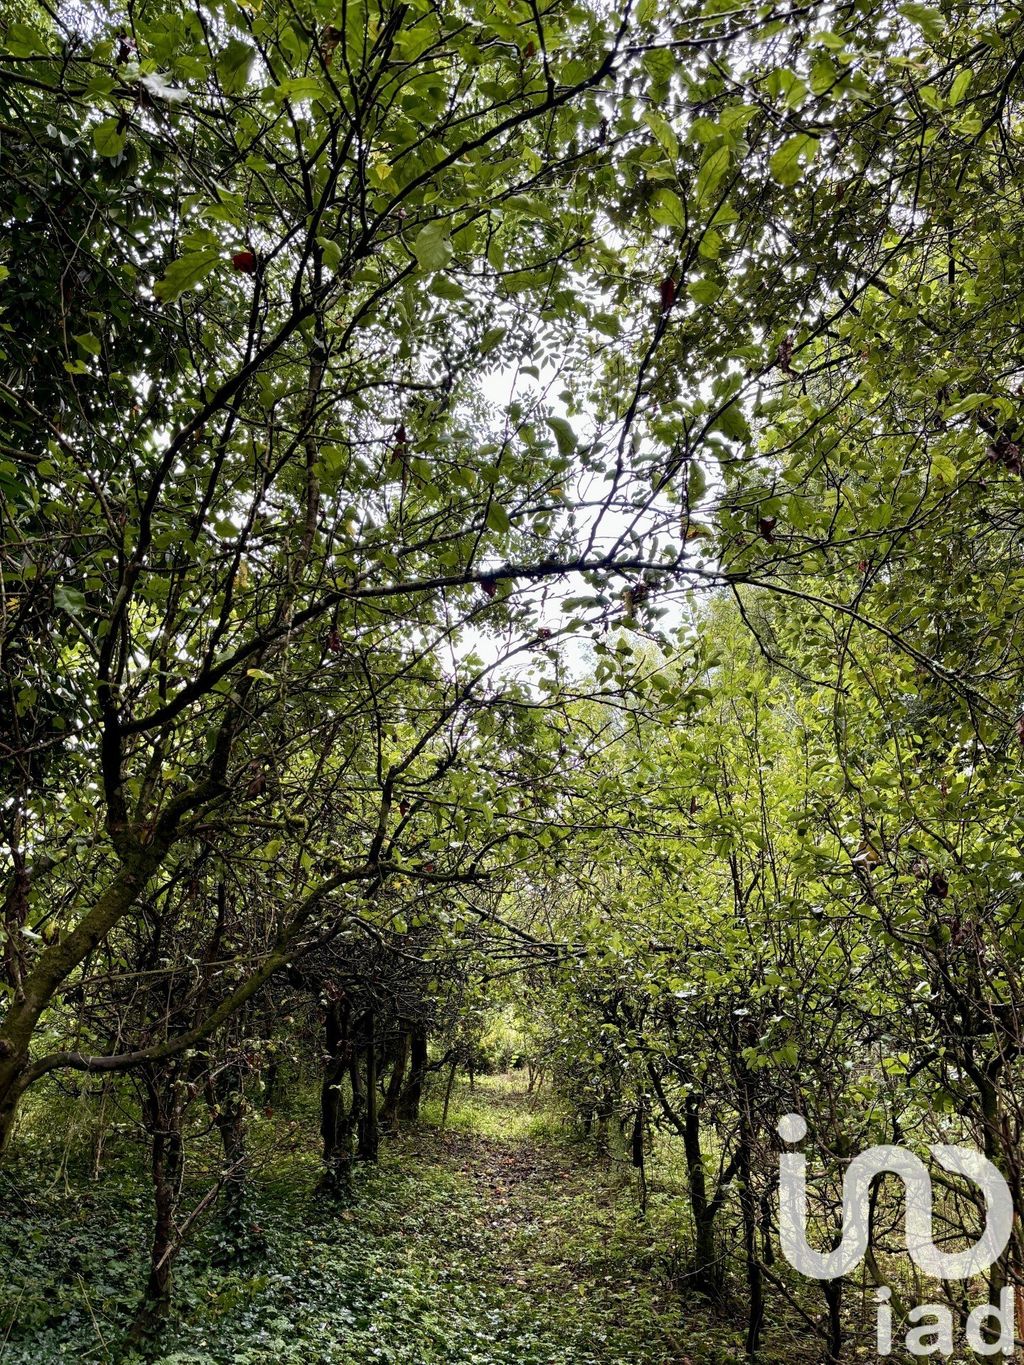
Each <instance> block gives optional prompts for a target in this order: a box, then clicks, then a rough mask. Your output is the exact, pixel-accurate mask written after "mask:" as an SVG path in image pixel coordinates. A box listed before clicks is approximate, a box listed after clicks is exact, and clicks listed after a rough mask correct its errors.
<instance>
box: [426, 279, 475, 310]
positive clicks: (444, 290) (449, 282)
mask: <svg viewBox="0 0 1024 1365" xmlns="http://www.w3.org/2000/svg"><path fill="white" fill-rule="evenodd" d="M430 292H431V293H432V294H434V295H436V297H437V298H439V299H450V300H451V301H452V302H453V303H458V302H459V301H460V300H462V299H464V298H465V297H466V291H465V290H464V289H463V287H462V285H461V284H459V282H458V280H453V279H451V278H449V276H447V275H438V276H437V277H436V279H434V280H433V281H431V284H430Z"/></svg>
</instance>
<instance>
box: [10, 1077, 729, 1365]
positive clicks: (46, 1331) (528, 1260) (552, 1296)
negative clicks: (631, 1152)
mask: <svg viewBox="0 0 1024 1365" xmlns="http://www.w3.org/2000/svg"><path fill="white" fill-rule="evenodd" d="M438 1117H439V1115H438V1113H437V1110H436V1108H432V1107H430V1106H428V1108H427V1111H426V1114H425V1122H424V1124H423V1125H422V1126H421V1127H420V1128H418V1129H417V1130H415V1131H413V1132H410V1133H408V1134H406V1135H403V1136H402V1137H400V1138H399V1139H397V1140H392V1141H390V1142H388V1143H387V1144H385V1145H384V1146H383V1148H382V1159H381V1162H380V1165H379V1166H377V1167H375V1168H362V1169H361V1170H360V1171H359V1181H358V1198H357V1200H356V1202H355V1203H354V1204H353V1205H352V1207H350V1208H346V1209H342V1210H338V1209H334V1208H325V1207H324V1206H323V1204H322V1203H318V1201H316V1200H315V1199H314V1198H313V1196H312V1195H311V1190H312V1188H313V1185H314V1182H315V1176H316V1169H317V1167H316V1160H315V1148H314V1146H313V1144H312V1142H311V1141H310V1140H309V1133H308V1131H307V1127H308V1123H307V1121H301V1122H299V1123H298V1124H297V1126H296V1140H295V1143H294V1148H293V1150H291V1151H290V1152H287V1153H278V1154H277V1156H276V1157H275V1159H274V1161H273V1163H268V1164H267V1165H266V1167H265V1168H264V1170H263V1171H262V1174H261V1178H260V1181H259V1187H258V1191H257V1200H258V1205H259V1214H258V1216H259V1218H260V1222H261V1225H262V1227H263V1229H264V1231H265V1233H266V1236H267V1240H268V1254H267V1256H266V1258H265V1259H263V1260H261V1261H260V1262H259V1263H258V1264H254V1265H253V1266H251V1267H249V1268H248V1269H246V1270H244V1271H239V1270H234V1271H224V1270H222V1269H215V1268H214V1267H213V1266H212V1265H211V1257H212V1255H213V1253H214V1252H215V1250H216V1226H215V1224H213V1223H211V1224H210V1225H209V1226H208V1227H207V1228H205V1229H204V1230H203V1232H202V1233H201V1234H200V1235H199V1237H198V1238H197V1239H196V1242H195V1243H194V1245H192V1246H191V1247H190V1248H189V1249H188V1250H187V1252H186V1253H185V1254H184V1255H183V1257H182V1261H181V1264H180V1266H179V1268H178V1273H177V1283H176V1298H175V1309H176V1311H175V1317H174V1321H173V1324H172V1325H171V1326H170V1327H169V1328H168V1331H167V1334H166V1336H165V1338H164V1339H163V1342H162V1344H161V1346H160V1348H159V1351H157V1352H154V1354H153V1355H151V1357H150V1360H152V1361H158V1362H160V1363H161V1365H229V1363H230V1365H292V1362H294V1363H295V1365H365V1363H366V1362H392V1363H393V1365H710V1362H712V1361H720V1360H728V1359H731V1358H732V1357H730V1356H729V1355H720V1354H718V1353H714V1354H712V1353H711V1352H710V1350H708V1351H705V1350H703V1349H699V1350H695V1349H694V1343H693V1342H692V1341H688V1342H687V1341H682V1340H681V1333H682V1327H681V1324H680V1322H679V1318H678V1305H677V1303H676V1300H675V1297H674V1296H673V1295H672V1294H671V1293H670V1291H668V1290H667V1288H665V1275H664V1266H663V1263H662V1262H661V1260H660V1256H661V1254H662V1253H661V1252H660V1251H659V1249H658V1247H657V1245H656V1244H655V1243H654V1242H653V1241H652V1238H653V1236H654V1234H653V1233H652V1232H651V1230H650V1228H649V1226H647V1225H645V1224H644V1223H643V1222H641V1221H640V1220H639V1219H638V1218H637V1216H636V1207H635V1203H634V1201H633V1199H632V1198H631V1196H630V1192H629V1190H628V1187H627V1186H626V1185H625V1184H624V1171H623V1169H622V1168H621V1167H616V1166H614V1165H611V1166H609V1165H605V1164H602V1163H598V1164H594V1163H593V1162H592V1161H591V1160H590V1159H588V1158H582V1157H581V1155H580V1153H579V1150H578V1149H577V1148H574V1147H572V1146H571V1145H569V1144H567V1143H566V1141H565V1140H564V1137H563V1135H562V1133H561V1131H560V1129H559V1128H558V1126H557V1124H555V1123H554V1122H553V1120H552V1119H551V1116H550V1115H549V1114H548V1112H547V1111H546V1110H545V1109H544V1108H542V1107H539V1106H536V1105H535V1103H534V1102H533V1101H532V1100H531V1099H530V1098H529V1097H527V1096H526V1095H525V1094H523V1093H522V1082H521V1081H520V1080H519V1078H514V1079H512V1078H504V1077H495V1078H489V1079H487V1080H485V1081H484V1083H483V1084H481V1085H479V1086H478V1087H477V1089H476V1091H475V1092H474V1093H472V1094H470V1093H469V1092H468V1089H467V1088H466V1087H465V1086H463V1087H462V1088H461V1089H460V1090H458V1091H457V1092H456V1095H455V1099H454V1102H453V1105H452V1109H451V1113H450V1116H449V1123H448V1127H447V1130H446V1131H445V1132H444V1133H443V1134H441V1133H439V1132H438V1131H437V1126H436V1125H437V1120H438ZM22 1198H23V1199H24V1200H25V1203H26V1208H28V1209H29V1210H30V1211H31V1213H32V1214H33V1218H34V1227H33V1230H32V1233H31V1236H29V1237H27V1238H20V1239H19V1240H18V1243H17V1245H16V1246H15V1247H12V1246H11V1245H10V1243H9V1241H8V1240H7V1239H6V1235H5V1236H4V1238H2V1239H0V1284H2V1285H3V1286H4V1292H3V1299H2V1305H0V1337H2V1333H3V1331H6V1330H7V1327H8V1323H9V1322H10V1319H11V1315H12V1313H13V1312H14V1310H15V1301H17V1311H16V1315H15V1320H14V1322H13V1324H12V1325H11V1331H10V1335H9V1337H8V1339H7V1341H6V1344H5V1345H4V1347H3V1349H2V1351H0V1365H55V1362H58V1361H62V1360H71V1359H75V1360H77V1361H79V1362H85V1361H107V1362H116V1365H127V1362H129V1361H133V1360H137V1359H138V1357H137V1356H133V1355H131V1354H130V1353H128V1352H127V1351H126V1350H125V1348H124V1347H123V1346H120V1345H119V1344H118V1343H119V1342H120V1341H121V1340H122V1339H123V1335H122V1334H123V1326H124V1323H125V1321H126V1320H127V1318H128V1317H129V1316H130V1312H131V1309H132V1307H133V1306H134V1303H135V1300H136V1296H137V1293H138V1285H139V1283H140V1279H141V1266H140V1264H139V1260H140V1252H141V1250H142V1248H143V1247H144V1245H145V1237H146V1226H147V1221H148V1195H147V1191H146V1188H145V1185H144V1184H143V1183H142V1182H141V1181H140V1180H139V1178H138V1172H137V1171H136V1172H135V1173H134V1175H129V1174H128V1173H127V1168H125V1169H122V1170H121V1171H119V1172H118V1171H116V1170H115V1169H114V1168H112V1169H111V1171H110V1174H109V1177H108V1179H107V1180H105V1181H104V1183H103V1185H102V1186H101V1187H99V1188H98V1189H97V1194H96V1199H95V1201H94V1207H93V1209H91V1210H90V1208H88V1207H86V1208H84V1209H83V1207H82V1205H81V1201H80V1200H79V1201H75V1200H73V1199H72V1198H70V1197H65V1196H62V1195H61V1193H60V1192H59V1191H56V1190H55V1189H54V1188H53V1186H52V1185H50V1187H49V1188H48V1189H46V1190H45V1191H43V1189H42V1188H41V1187H40V1190H39V1191H38V1192H34V1191H33V1189H32V1188H31V1186H30V1185H29V1184H24V1185H23V1187H22ZM100 1207H102V1209H103V1220H102V1226H97V1225H96V1222H95V1218H96V1214H95V1209H98V1208H100ZM12 1252H14V1253H15V1254H14V1255H12V1254H11V1253H12Z"/></svg>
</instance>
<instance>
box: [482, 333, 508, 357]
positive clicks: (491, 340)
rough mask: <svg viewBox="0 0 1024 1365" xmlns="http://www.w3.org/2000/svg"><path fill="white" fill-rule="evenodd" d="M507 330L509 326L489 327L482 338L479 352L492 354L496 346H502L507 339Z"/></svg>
mask: <svg viewBox="0 0 1024 1365" xmlns="http://www.w3.org/2000/svg"><path fill="white" fill-rule="evenodd" d="M507 331H508V328H507V327H488V329H487V331H486V332H484V334H483V336H482V337H481V338H480V350H479V354H480V355H490V353H491V351H493V350H494V348H495V346H500V345H501V343H502V342H503V341H504V340H505V333H506V332H507Z"/></svg>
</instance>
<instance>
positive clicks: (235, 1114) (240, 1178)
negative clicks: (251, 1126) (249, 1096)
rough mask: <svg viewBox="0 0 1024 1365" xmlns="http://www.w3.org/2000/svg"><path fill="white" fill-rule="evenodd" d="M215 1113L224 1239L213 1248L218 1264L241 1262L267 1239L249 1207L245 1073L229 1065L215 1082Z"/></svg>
mask: <svg viewBox="0 0 1024 1365" xmlns="http://www.w3.org/2000/svg"><path fill="white" fill-rule="evenodd" d="M213 1100H214V1107H213V1117H214V1122H215V1123H216V1125H217V1131H218V1132H219V1133H220V1140H221V1147H222V1148H223V1151H224V1173H225V1178H224V1206H223V1216H222V1218H221V1224H222V1228H223V1239H222V1241H221V1244H220V1246H219V1247H218V1248H217V1250H216V1251H215V1252H214V1255H213V1260H214V1262H215V1264H218V1265H230V1264H238V1263H240V1262H243V1261H245V1260H247V1259H248V1258H249V1257H250V1256H253V1255H258V1254H262V1253H263V1252H264V1251H265V1250H266V1241H265V1239H264V1238H263V1236H262V1235H261V1234H260V1233H259V1232H258V1231H256V1229H255V1224H254V1221H253V1218H252V1213H251V1210H250V1208H249V1188H248V1176H249V1157H248V1151H247V1149H246V1142H245V1096H244V1093H243V1090H242V1073H241V1070H240V1068H239V1067H237V1066H227V1067H225V1068H224V1070H223V1071H221V1073H220V1074H219V1076H218V1077H217V1079H216V1081H215V1082H214V1085H213Z"/></svg>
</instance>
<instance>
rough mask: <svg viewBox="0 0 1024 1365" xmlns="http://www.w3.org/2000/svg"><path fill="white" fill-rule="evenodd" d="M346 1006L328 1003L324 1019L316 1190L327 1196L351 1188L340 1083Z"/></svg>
mask: <svg viewBox="0 0 1024 1365" xmlns="http://www.w3.org/2000/svg"><path fill="white" fill-rule="evenodd" d="M349 1026H350V1007H349V1004H348V1001H347V1000H345V999H341V1000H332V1001H330V1002H329V1003H328V1006H327V1012H326V1016H325V1019H324V1070H323V1079H322V1081H321V1084H320V1137H321V1139H322V1141H323V1163H324V1169H323V1174H322V1175H321V1177H320V1181H319V1184H318V1186H317V1190H318V1193H320V1194H325V1195H327V1196H329V1197H331V1198H339V1197H344V1196H347V1195H348V1194H349V1193H350V1192H351V1188H352V1122H353V1119H354V1111H355V1086H354V1085H353V1098H352V1107H351V1109H350V1110H349V1112H348V1113H347V1114H346V1112H345V1107H344V1101H343V1097H342V1091H341V1088H342V1084H343V1082H344V1079H345V1073H346V1072H347V1071H348V1070H349V1065H350V1061H351V1050H352V1049H351V1040H350V1038H349Z"/></svg>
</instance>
